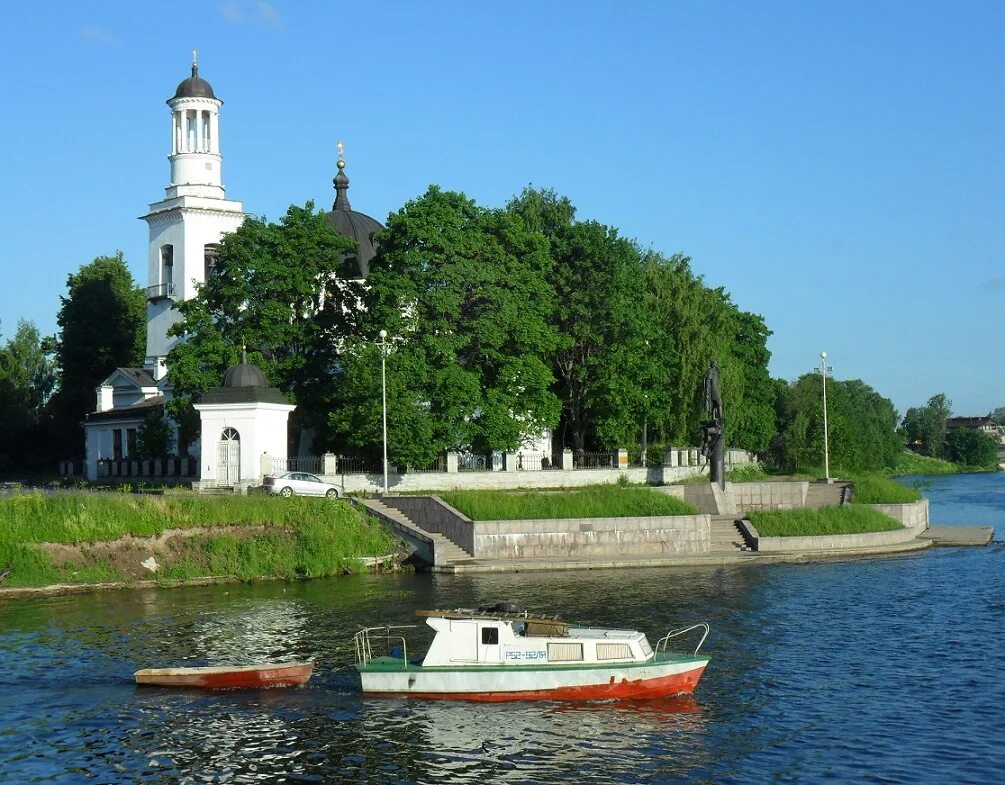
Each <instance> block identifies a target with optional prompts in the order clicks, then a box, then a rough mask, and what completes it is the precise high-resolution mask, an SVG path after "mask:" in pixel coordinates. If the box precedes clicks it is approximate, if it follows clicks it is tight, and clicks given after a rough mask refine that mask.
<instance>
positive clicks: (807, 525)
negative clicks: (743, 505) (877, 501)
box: [747, 504, 901, 537]
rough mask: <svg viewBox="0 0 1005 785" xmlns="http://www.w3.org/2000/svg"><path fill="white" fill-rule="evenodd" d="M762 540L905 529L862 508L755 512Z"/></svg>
mask: <svg viewBox="0 0 1005 785" xmlns="http://www.w3.org/2000/svg"><path fill="white" fill-rule="evenodd" d="M747 517H748V518H749V519H750V522H751V523H753V524H754V526H755V528H756V529H757V533H758V534H759V535H761V536H762V537H807V536H816V535H821V534H863V533H867V532H885V531H893V530H894V529H899V528H901V526H900V524H899V523H897V522H896V521H895V520H893V518H889V517H887V516H886V515H883V514H882V513H880V512H877V511H876V510H873V509H870V508H869V507H863V506H861V505H859V506H856V505H853V504H852V505H846V506H844V507H821V508H820V509H818V510H780V511H778V512H763V511H751V512H750V513H748V514H747Z"/></svg>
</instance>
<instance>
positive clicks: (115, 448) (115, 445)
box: [112, 428, 122, 461]
mask: <svg viewBox="0 0 1005 785" xmlns="http://www.w3.org/2000/svg"><path fill="white" fill-rule="evenodd" d="M112 457H113V458H114V459H115V460H117V461H121V460H122V431H121V430H120V429H119V428H116V429H115V430H114V431H112Z"/></svg>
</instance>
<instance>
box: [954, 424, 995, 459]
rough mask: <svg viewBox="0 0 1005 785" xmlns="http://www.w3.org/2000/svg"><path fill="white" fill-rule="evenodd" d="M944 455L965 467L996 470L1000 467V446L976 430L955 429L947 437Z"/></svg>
mask: <svg viewBox="0 0 1005 785" xmlns="http://www.w3.org/2000/svg"><path fill="white" fill-rule="evenodd" d="M944 455H945V457H946V459H947V460H950V461H955V462H956V463H959V464H962V465H964V466H973V467H975V468H980V469H994V468H996V467H997V465H998V444H997V443H996V442H995V440H994V439H992V438H991V437H990V436H988V435H987V434H985V433H982V432H981V431H979V430H977V429H976V428H954V429H953V431H952V432H951V433H950V434H949V435H948V436H947V437H946V444H945V453H944Z"/></svg>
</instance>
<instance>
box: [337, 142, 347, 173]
mask: <svg viewBox="0 0 1005 785" xmlns="http://www.w3.org/2000/svg"><path fill="white" fill-rule="evenodd" d="M335 146H336V147H337V148H338V168H339V169H343V168H345V142H344V141H342V140H341V139H339V140H338V144H336V145H335Z"/></svg>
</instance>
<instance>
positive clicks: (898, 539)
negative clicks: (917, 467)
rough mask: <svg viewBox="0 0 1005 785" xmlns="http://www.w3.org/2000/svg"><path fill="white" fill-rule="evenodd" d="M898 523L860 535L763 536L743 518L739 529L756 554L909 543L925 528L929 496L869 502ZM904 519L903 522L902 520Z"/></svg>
mask: <svg viewBox="0 0 1005 785" xmlns="http://www.w3.org/2000/svg"><path fill="white" fill-rule="evenodd" d="M866 506H868V507H872V508H874V509H878V510H879V511H880V512H882V513H883V514H884V515H888V516H890V517H891V518H894V519H895V520H897V521H898V522H900V523H901V525H902V526H903V528H901V529H894V530H892V531H885V532H868V533H863V534H831V535H826V536H817V537H762V536H760V534H759V533H758V531H757V529H756V528H755V527H754V525H753V524H752V523H751V522H750V521H748V520H744V521H742V522H741V524H740V525H741V528H742V529H743V530H744V535H745V537H746V539H747V541H748V542H750V543H752V544H753V547H754V549H755V550H756V551H757V552H758V553H794V552H799V551H840V550H855V549H858V548H876V547H881V546H886V545H899V544H901V543H905V542H911V541H912V540H914V539H916V538H917V537H918V535H919V534H921V533H922V532H924V531H925V529H927V528H928V499H921V500H920V501H917V502H911V503H909V504H869V505H866ZM905 522H906V523H905Z"/></svg>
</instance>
